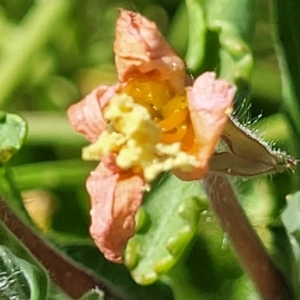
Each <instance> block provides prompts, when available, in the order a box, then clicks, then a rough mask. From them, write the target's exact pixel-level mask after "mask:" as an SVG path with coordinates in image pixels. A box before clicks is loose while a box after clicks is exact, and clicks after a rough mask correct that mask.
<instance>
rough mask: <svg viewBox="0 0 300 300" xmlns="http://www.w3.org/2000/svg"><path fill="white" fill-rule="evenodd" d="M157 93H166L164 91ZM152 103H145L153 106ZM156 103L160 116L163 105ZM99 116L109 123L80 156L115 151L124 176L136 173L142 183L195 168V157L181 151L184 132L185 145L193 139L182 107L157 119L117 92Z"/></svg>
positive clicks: (88, 156)
mask: <svg viewBox="0 0 300 300" xmlns="http://www.w3.org/2000/svg"><path fill="white" fill-rule="evenodd" d="M135 84H136V83H135ZM143 84H144V83H143ZM150 86H151V83H150ZM159 88H161V86H159ZM147 89H148V94H147V95H146V96H147V97H148V99H150V98H151V97H150V96H149V95H150V94H151V93H150V92H149V86H148V87H147ZM150 91H151V89H150ZM160 92H163V94H165V95H166V94H168V92H166V91H164V90H161V91H160ZM162 101H165V100H162ZM153 103H154V102H153ZM153 103H152V102H150V101H149V102H148V104H149V105H151V106H152V107H153V109H154V105H153ZM166 103H167V102H165V104H166ZM178 103H179V102H178ZM180 103H181V102H180ZM158 104H159V103H156V106H155V108H156V109H157V111H158V110H160V117H161V116H162V111H163V109H164V106H165V104H162V105H158ZM158 107H160V108H159V109H158ZM103 115H104V118H105V119H106V120H107V122H108V123H109V124H110V126H108V129H107V130H105V131H104V132H102V133H101V135H100V136H99V138H98V140H97V141H96V142H95V143H94V144H91V145H89V146H88V147H85V148H84V149H83V158H84V159H86V160H95V159H96V160H101V158H102V156H103V155H105V154H108V153H115V154H116V164H117V165H118V166H119V167H120V168H121V169H122V170H123V171H122V172H123V173H124V174H125V175H126V176H131V175H130V174H140V175H142V176H143V177H144V178H145V181H146V182H151V181H152V180H154V179H155V178H156V177H157V175H158V174H159V173H161V172H166V171H170V170H172V169H181V170H191V169H193V168H194V167H198V164H199V163H198V161H197V158H196V156H194V155H193V154H191V153H188V152H187V151H185V149H183V148H184V147H186V146H184V147H183V145H182V141H184V140H185V139H186V137H185V136H186V135H187V134H189V137H192V142H191V141H188V142H187V145H188V146H189V147H190V145H191V146H192V145H193V138H194V137H193V134H191V132H192V131H191V129H190V128H192V126H191V124H190V121H189V118H188V111H187V108H186V107H184V108H181V107H179V108H178V107H176V109H175V112H174V113H173V114H171V115H169V116H168V117H166V118H165V119H161V121H159V122H157V121H155V120H154V119H155V118H153V115H152V114H151V112H150V111H149V110H148V107H147V106H145V105H142V104H140V103H137V102H136V99H134V98H133V97H132V96H129V95H127V94H121V95H117V96H114V97H113V98H112V99H110V101H109V103H108V104H107V106H106V107H105V109H104V112H103ZM174 115H175V117H174ZM161 118H162V117H161ZM170 124H171V125H172V124H173V126H171V125H170ZM192 133H193V132H192ZM125 175H124V176H125Z"/></svg>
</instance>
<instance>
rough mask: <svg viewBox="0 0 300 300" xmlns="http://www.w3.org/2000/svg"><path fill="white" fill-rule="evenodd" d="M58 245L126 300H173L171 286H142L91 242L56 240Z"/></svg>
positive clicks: (156, 284)
mask: <svg viewBox="0 0 300 300" xmlns="http://www.w3.org/2000/svg"><path fill="white" fill-rule="evenodd" d="M56 245H57V246H58V247H60V248H61V249H62V251H63V252H64V253H65V254H67V255H68V256H70V257H72V258H73V259H74V260H75V261H77V262H79V263H81V264H82V265H84V266H86V267H87V268H89V269H91V270H93V271H94V272H95V273H96V274H98V275H100V276H101V277H102V278H106V279H107V280H108V281H109V282H110V283H111V284H112V286H113V287H114V289H115V290H116V291H119V293H120V295H122V296H123V297H124V298H125V299H132V300H140V299H143V300H152V299H156V300H173V299H174V296H173V294H172V291H171V289H170V287H169V286H167V285H166V284H164V283H162V282H160V281H158V282H155V283H154V284H152V285H151V286H147V287H145V286H140V285H138V284H136V283H135V282H134V281H133V279H132V278H131V276H130V274H129V272H128V270H127V268H126V267H125V266H124V265H119V264H114V263H111V262H109V261H107V260H106V259H105V258H104V256H103V255H102V253H101V252H100V251H99V249H98V248H97V247H96V246H95V245H94V244H93V243H92V242H91V241H90V242H87V241H82V242H79V241H78V242H76V241H75V240H72V239H64V241H63V240H62V239H56Z"/></svg>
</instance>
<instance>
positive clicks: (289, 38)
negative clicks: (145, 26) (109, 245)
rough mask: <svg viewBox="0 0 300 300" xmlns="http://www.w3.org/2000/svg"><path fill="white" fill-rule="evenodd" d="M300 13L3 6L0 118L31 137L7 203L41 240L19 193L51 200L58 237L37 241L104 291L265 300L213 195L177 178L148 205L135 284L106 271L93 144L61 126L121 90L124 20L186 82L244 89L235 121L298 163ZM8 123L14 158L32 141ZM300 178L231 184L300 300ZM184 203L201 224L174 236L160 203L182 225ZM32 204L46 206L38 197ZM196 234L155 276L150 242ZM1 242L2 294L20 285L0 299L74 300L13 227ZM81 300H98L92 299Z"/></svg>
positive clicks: (200, 7)
mask: <svg viewBox="0 0 300 300" xmlns="http://www.w3.org/2000/svg"><path fill="white" fill-rule="evenodd" d="M298 6H299V3H298V0H291V1H288V3H286V2H285V1H280V0H273V1H271V0H270V1H266V0H260V1H255V0H231V1H229V0H186V1H180V0H173V1H167V0H161V1H156V0H142V1H137V0H131V1H105V0H87V1H79V0H72V1H71V0H48V1H45V0H36V1H33V0H0V105H1V110H2V111H7V112H10V113H17V114H19V115H20V116H22V117H23V118H24V119H25V120H26V122H27V126H28V134H27V139H26V142H25V143H24V145H23V147H22V149H21V150H20V151H19V153H18V154H16V155H15V156H14V157H13V158H12V159H11V160H9V161H8V162H7V163H6V161H5V160H2V159H1V161H2V167H1V170H0V194H1V195H2V197H3V198H4V199H5V200H6V201H7V202H8V203H9V204H10V206H11V207H12V208H13V209H14V211H16V212H18V214H19V216H20V217H21V218H23V219H24V220H27V223H28V224H29V226H32V222H31V220H30V219H29V217H28V215H27V213H26V211H25V210H24V208H23V204H22V201H21V196H20V192H25V191H28V190H39V191H40V190H42V191H43V192H46V193H47V195H48V198H49V197H50V204H49V207H48V208H47V210H46V214H45V219H46V220H47V222H48V223H49V224H50V223H51V226H50V227H47V228H46V229H45V230H44V231H43V232H41V236H43V237H44V238H45V239H47V240H49V241H51V243H53V244H54V245H56V247H58V249H59V250H60V251H61V252H62V253H65V254H66V255H68V256H69V257H72V258H73V259H74V260H76V261H77V262H79V263H81V264H82V265H84V266H86V268H90V269H92V270H93V271H94V272H95V273H97V274H99V275H101V276H103V277H104V278H106V279H107V280H108V281H110V282H111V283H112V285H113V287H114V288H115V289H116V290H118V291H120V292H121V294H122V295H123V296H124V298H125V299H133V300H139V299H143V300H144V299H145V300H147V299H157V300H159V299H162V300H163V299H164V300H165V299H166V300H167V299H170V300H171V299H176V300H185V299H188V300H193V299H194V300H198V299H208V300H210V299H211V300H214V299H215V300H217V299H218V300H220V299H221V300H222V299H224V300H225V299H226V300H227V299H259V296H258V295H257V294H256V292H255V290H254V287H253V284H252V283H251V282H250V280H249V278H248V277H247V275H246V274H245V273H244V272H243V271H242V270H241V268H240V266H239V264H238V262H237V261H236V258H235V255H234V253H233V252H232V250H231V248H230V244H229V242H228V239H227V236H226V235H225V234H224V233H223V232H222V230H221V229H220V228H219V225H218V222H217V219H216V217H215V216H214V215H213V213H212V212H211V210H210V207H209V204H208V203H207V200H206V199H205V196H204V194H203V191H200V190H199V187H197V188H196V187H195V188H194V187H193V186H192V187H188V186H187V185H185V184H182V185H180V184H178V183H176V182H173V181H174V180H175V179H174V178H173V179H172V178H171V179H168V178H167V179H164V180H163V183H162V186H161V187H159V188H156V186H155V185H154V188H153V190H154V191H153V193H152V194H150V195H148V196H147V197H146V202H145V205H144V207H143V209H144V210H145V211H146V212H147V214H148V215H147V216H146V218H150V220H151V218H152V220H154V219H156V220H159V221H157V223H155V224H154V225H153V222H152V223H151V222H150V223H151V224H152V225H149V226H152V227H151V228H150V229H149V230H144V231H143V230H141V231H137V236H136V237H135V238H134V239H135V240H134V239H133V242H132V243H131V244H130V247H131V248H130V247H128V248H127V249H126V262H127V266H128V269H129V270H131V271H132V274H130V272H129V271H128V269H127V268H126V267H125V266H123V265H121V266H120V265H114V264H111V263H109V262H107V261H105V259H104V258H103V256H102V255H101V253H100V252H99V251H98V250H97V248H96V247H95V246H94V245H93V243H92V241H91V239H90V238H89V234H88V228H89V199H88V195H87V193H86V191H85V179H86V177H87V176H88V174H89V172H90V171H91V170H92V169H93V168H94V167H95V164H94V163H88V162H83V161H81V159H80V157H81V148H82V146H84V145H85V144H86V141H85V140H84V138H82V137H81V136H79V135H77V134H76V133H75V132H74V131H73V130H72V129H71V127H70V125H69V123H68V120H67V118H66V113H65V112H66V109H67V108H68V107H69V106H70V105H71V104H72V103H74V102H76V101H78V100H80V99H81V97H83V96H84V95H85V94H87V93H88V92H90V91H91V90H92V89H93V88H94V87H95V86H97V85H99V84H114V82H115V80H116V74H115V69H114V63H113V51H112V43H113V38H114V27H115V20H116V18H117V14H118V11H117V8H118V7H122V8H126V9H130V10H134V11H137V12H140V13H141V14H143V15H145V16H147V17H148V18H149V19H152V20H153V21H155V22H156V23H157V24H158V26H159V28H160V29H161V31H162V32H163V33H164V35H165V36H166V38H167V39H168V40H169V41H170V43H171V44H172V45H173V47H174V48H175V49H176V51H177V52H178V54H179V55H180V56H181V57H183V58H185V59H186V61H187V70H188V72H190V73H192V74H193V75H194V76H197V75H198V74H200V73H201V72H203V71H206V70H214V71H216V72H218V74H219V75H220V76H221V77H223V78H226V79H228V80H230V81H231V82H233V83H235V84H236V85H237V86H238V88H239V91H238V95H237V99H236V116H237V117H238V118H239V119H240V120H241V121H242V122H244V123H246V124H248V126H250V127H252V128H253V129H255V130H256V129H258V130H259V131H258V132H259V134H260V135H263V138H264V139H265V140H267V141H269V142H270V143H274V142H276V147H279V148H282V149H283V150H286V151H287V152H289V153H291V154H293V155H295V157H300V142H299V141H300V110H299V106H300V92H299V87H300V82H299V80H300V76H299V73H300V56H299V55H300V37H299V30H300V23H299V18H298V16H297V15H296V12H297V7H298ZM298 8H299V7H298ZM298 11H299V10H298ZM7 116H8V115H7ZM11 116H13V115H12V114H11ZM257 116H260V117H259V118H257ZM0 117H1V116H0ZM15 118H17V119H18V117H15ZM1 120H2V119H1ZM7 120H8V118H6V121H7ZM1 122H2V121H0V123H1ZM3 122H4V121H3ZM3 122H2V123H1V124H0V131H1V130H2V129H1V128H3V127H5V128H7V127H9V126H12V127H10V128H9V129H7V132H9V133H6V137H7V136H10V137H15V136H17V137H16V139H17V141H15V140H14V139H13V138H12V139H10V141H12V143H13V145H9V146H7V140H6V139H5V138H4V137H3V135H2V133H1V134H0V137H1V141H0V150H1V151H0V153H4V152H5V151H6V150H7V149H10V152H9V153H14V152H16V151H17V150H19V148H20V145H19V143H22V142H23V139H24V134H21V135H20V136H19V135H18V134H19V133H16V131H18V130H21V131H22V130H24V128H26V125H25V124H24V123H23V121H21V120H20V122H19V123H18V124H17V125H14V124H12V125H9V124H6V123H3ZM3 124H4V125H3ZM20 128H21V129H20ZM2 132H3V131H2ZM18 132H19V131H18ZM3 151H4V152H3ZM5 153H6V152H5ZM9 158H10V157H9ZM299 175H300V173H299V170H298V169H295V171H294V172H293V173H292V172H287V173H283V174H277V175H274V176H267V177H260V178H258V179H253V180H252V179H251V180H247V181H244V180H241V179H237V178H234V179H233V180H234V182H235V186H236V189H237V191H238V194H239V198H240V201H241V204H242V205H243V207H244V209H245V210H246V212H247V215H248V216H249V218H250V219H251V222H252V224H253V225H254V227H255V228H256V230H257V231H258V233H259V236H260V237H261V239H262V241H263V242H264V244H265V246H266V247H267V248H268V250H269V252H270V254H271V255H272V257H273V258H274V260H275V261H276V263H277V265H278V266H279V267H280V268H281V269H282V270H283V271H284V272H285V273H286V274H287V275H288V277H289V281H290V282H291V284H293V286H294V290H295V291H296V295H297V292H298V290H299V280H298V273H299V249H298V247H299V241H300V239H299V231H300V223H299V220H298V219H299V212H300V203H299V201H300V194H299V193H295V194H293V195H292V196H290V197H289V201H288V203H287V201H286V196H287V195H288V194H292V193H294V192H296V191H297V190H298V189H299V183H300V177H299ZM172 180H173V181H172ZM192 185H193V183H192ZM214 188H217V187H214ZM161 189H165V190H167V191H169V190H173V189H174V193H173V194H174V195H173V194H172V193H169V194H171V196H169V198H170V199H168V197H167V196H164V194H162V195H161V194H160V193H161V191H160V190H161ZM195 189H196V190H197V193H196V192H195ZM177 191H179V192H180V193H181V192H182V193H183V192H184V195H185V196H186V197H187V199H182V201H185V202H184V203H185V204H184V205H186V207H187V208H184V209H187V211H188V212H191V215H193V213H195V212H197V216H195V217H191V218H192V220H191V219H189V220H188V221H186V218H185V217H183V218H181V217H180V216H179V215H176V213H174V214H173V213H172V214H170V215H171V216H170V219H168V220H169V221H168V222H167V224H165V223H166V222H163V219H164V218H162V216H161V215H159V209H157V206H158V207H159V208H160V206H159V204H160V201H170V205H163V204H162V206H161V208H160V209H162V212H164V213H166V214H167V213H168V211H169V212H170V211H173V210H174V211H175V210H176V209H177V208H179V206H180V204H181V201H180V200H181V198H180V197H182V198H183V196H182V195H181V194H180V193H179V194H178V193H177ZM186 191H187V192H186ZM38 195H40V194H38ZM172 195H173V196H172ZM190 199H194V200H190ZM34 201H36V202H37V203H41V202H43V201H46V200H45V199H44V198H40V197H39V196H38V197H37V198H35V200H34ZM286 206H287V209H285V207H286ZM184 209H183V210H184ZM283 211H284V213H283V215H282V212H283ZM51 212H52V213H51ZM141 214H142V212H140V213H139V216H140V215H141ZM188 214H189V213H188ZM173 215H174V218H171V217H173ZM142 217H143V216H142ZM160 220H161V221H160ZM143 222H146V223H147V221H145V220H144V221H142V223H143ZM160 222H161V223H160ZM186 222H188V224H189V226H190V227H189V229H190V231H189V233H188V234H187V235H186V236H183V237H180V238H177V242H176V243H175V244H176V247H177V248H176V247H175V248H176V251H178V252H176V251H175V250H174V251H175V252H176V253H177V254H178V255H177V254H176V255H174V256H173V258H172V259H170V260H168V259H167V261H164V263H165V264H164V265H163V267H162V271H160V272H159V274H154V275H153V268H154V267H153V265H154V264H155V263H157V262H158V261H161V260H162V258H164V255H165V253H164V252H163V251H166V249H163V250H157V252H156V254H155V255H156V256H157V260H155V259H156V257H154V256H155V255H151V253H152V252H151V251H154V250H155V247H156V244H155V243H154V241H155V239H153V237H156V239H157V237H159V242H161V243H162V244H164V243H167V242H166V234H168V236H167V237H169V236H171V237H174V236H176V234H177V237H178V233H179V232H180V230H181V229H182V228H184V226H186ZM162 224H164V225H162ZM191 224H192V225H191ZM198 225H199V226H198ZM162 226H166V227H162ZM237 226H238V224H237ZM0 237H1V240H0V282H5V280H6V279H7V278H12V284H10V283H9V281H7V283H6V285H3V288H2V285H1V283H0V299H39V300H43V299H69V298H68V296H67V295H66V294H65V293H64V292H63V291H61V290H59V289H58V288H57V287H56V286H55V285H54V284H53V282H52V281H51V279H49V276H48V274H47V270H45V269H44V268H43V267H42V266H41V265H40V264H39V263H38V262H37V261H36V260H35V258H34V257H32V255H31V254H30V253H29V252H28V251H27V250H26V248H24V245H22V243H21V242H20V241H18V240H17V239H16V238H15V237H14V236H13V234H12V233H11V232H9V230H8V229H7V228H6V226H5V222H4V220H3V222H1V221H0ZM164 239H165V240H164ZM291 241H292V243H291ZM135 242H136V243H142V244H146V245H147V248H146V250H145V252H144V253H143V254H141V257H139V258H138V259H136V258H134V259H133V258H132V257H133V255H134V253H133V252H134V251H135V250H134V247H133V246H132V245H133V244H134V243H135ZM180 247H181V248H180ZM183 250H185V251H183ZM182 252H184V253H183V255H182V256H180V255H179V254H182ZM149 253H150V254H149ZM149 256H150V257H151V259H150V258H149ZM171 266H172V268H171ZM170 268H171V269H170ZM169 269H170V270H169ZM16 270H18V271H16ZM137 273H138V274H139V275H138V276H142V275H141V273H143V274H144V275H145V278H146V280H145V281H143V280H141V279H137V277H136V275H135V274H137ZM131 275H132V276H133V278H134V279H135V280H137V281H138V282H139V283H142V284H145V283H150V282H151V283H152V282H154V281H155V280H156V279H157V278H158V277H159V279H158V281H156V282H155V283H153V284H152V285H150V286H141V285H139V284H137V283H135V282H134V280H133V279H132V277H131ZM148 275H149V276H148ZM152 275H153V276H154V277H153V276H152ZM158 275H160V276H158ZM151 276H152V277H151ZM139 278H141V277H139ZM147 278H148V279H149V278H150V281H148V279H147ZM76 284H80V283H76V282H74V285H76ZM8 288H9V290H8ZM8 291H10V293H11V294H9V292H8ZM14 293H19V298H12V295H15V294H14ZM298 298H299V299H300V296H299V297H298ZM84 299H101V297H100V296H95V294H93V293H92V292H90V294H88V295H86V298H84Z"/></svg>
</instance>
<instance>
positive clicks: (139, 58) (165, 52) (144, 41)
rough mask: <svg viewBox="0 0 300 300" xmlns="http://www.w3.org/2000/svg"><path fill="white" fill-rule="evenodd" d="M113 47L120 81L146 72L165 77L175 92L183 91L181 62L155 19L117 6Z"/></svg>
mask: <svg viewBox="0 0 300 300" xmlns="http://www.w3.org/2000/svg"><path fill="white" fill-rule="evenodd" d="M114 50H115V53H116V59H115V60H116V67H117V71H118V76H119V80H120V82H125V81H127V80H128V79H129V78H132V77H138V76H141V75H143V74H146V76H149V77H151V78H152V77H153V78H157V79H159V80H167V81H169V83H170V84H171V86H172V87H173V88H174V89H175V90H176V91H177V92H183V88H184V74H185V65H184V62H183V61H182V60H181V59H180V58H179V57H178V56H177V55H176V54H175V52H174V50H173V49H172V47H171V46H170V45H169V44H168V42H167V41H166V40H165V38H164V37H163V36H162V34H161V33H160V32H159V31H158V29H157V26H156V24H155V23H154V22H151V21H149V20H147V19H146V18H144V17H143V16H141V15H140V14H138V13H134V12H131V11H126V10H120V16H119V18H118V20H117V28H116V40H115V44H114Z"/></svg>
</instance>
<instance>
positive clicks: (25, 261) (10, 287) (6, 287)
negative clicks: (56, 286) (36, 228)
mask: <svg viewBox="0 0 300 300" xmlns="http://www.w3.org/2000/svg"><path fill="white" fill-rule="evenodd" d="M0 243H1V244H0V277H1V279H0V299H9V300H10V299H15V298H7V297H8V296H7V295H6V294H7V293H10V295H13V293H21V295H24V297H21V298H17V299H22V300H23V299H24V300H27V299H30V300H44V299H46V297H47V293H48V277H47V274H46V272H45V270H44V268H43V267H41V265H40V264H39V263H38V262H37V260H36V259H35V258H34V257H33V256H32V255H31V254H30V253H29V252H28V250H27V249H26V248H25V247H24V246H23V245H22V243H21V242H20V241H19V240H18V239H17V238H16V237H15V236H14V235H13V234H12V233H11V232H10V231H9V230H8V229H7V227H6V226H5V224H4V223H3V222H2V221H1V220H0ZM2 284H3V285H2ZM2 286H3V288H2ZM4 293H5V294H4ZM4 295H5V298H4ZM8 295H9V294H8ZM28 295H29V296H28Z"/></svg>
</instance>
